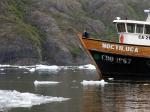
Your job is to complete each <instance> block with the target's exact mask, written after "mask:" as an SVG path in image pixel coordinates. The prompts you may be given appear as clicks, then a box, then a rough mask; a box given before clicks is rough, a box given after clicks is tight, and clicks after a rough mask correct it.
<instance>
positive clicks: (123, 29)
mask: <svg viewBox="0 0 150 112" xmlns="http://www.w3.org/2000/svg"><path fill="white" fill-rule="evenodd" d="M117 28H118V32H126V30H125V24H124V23H118V24H117Z"/></svg>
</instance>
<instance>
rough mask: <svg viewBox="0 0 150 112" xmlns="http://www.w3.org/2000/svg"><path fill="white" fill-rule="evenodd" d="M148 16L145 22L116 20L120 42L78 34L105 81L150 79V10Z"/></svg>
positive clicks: (117, 18) (115, 24)
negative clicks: (122, 78) (113, 79)
mask: <svg viewBox="0 0 150 112" xmlns="http://www.w3.org/2000/svg"><path fill="white" fill-rule="evenodd" d="M144 12H145V13H147V14H148V16H147V19H146V20H145V21H138V20H128V19H121V18H120V17H116V18H115V20H114V21H113V23H114V26H115V27H116V32H117V39H118V42H110V41H103V40H101V39H94V38H92V37H90V36H89V35H88V36H87V35H83V34H81V33H80V34H78V36H79V39H80V42H81V44H82V46H83V48H85V50H86V51H87V53H88V54H89V55H90V57H92V59H93V60H94V62H95V64H96V66H97V67H98V69H99V70H100V72H101V75H102V77H103V78H118V77H128V78H131V77H133V78H134V77H135V78H136V77H150V10H144ZM86 33H87V32H86Z"/></svg>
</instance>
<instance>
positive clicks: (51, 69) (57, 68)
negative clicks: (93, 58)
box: [0, 64, 96, 73]
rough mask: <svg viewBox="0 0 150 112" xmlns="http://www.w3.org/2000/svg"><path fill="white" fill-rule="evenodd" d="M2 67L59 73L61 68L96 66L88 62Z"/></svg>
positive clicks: (93, 67) (0, 66)
mask: <svg viewBox="0 0 150 112" xmlns="http://www.w3.org/2000/svg"><path fill="white" fill-rule="evenodd" d="M0 68H1V69H3V70H4V69H5V68H15V69H26V70H28V71H29V72H35V71H40V72H44V71H46V72H53V73H57V72H58V71H60V70H63V69H64V70H66V69H72V70H76V69H87V70H88V69H89V70H95V69H96V67H95V66H94V65H92V64H87V65H79V66H57V65H50V66H49V65H33V66H17V65H0Z"/></svg>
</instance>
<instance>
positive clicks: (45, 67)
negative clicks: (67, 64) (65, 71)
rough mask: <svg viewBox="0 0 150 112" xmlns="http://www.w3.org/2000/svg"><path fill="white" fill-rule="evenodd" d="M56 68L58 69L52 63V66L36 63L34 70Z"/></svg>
mask: <svg viewBox="0 0 150 112" xmlns="http://www.w3.org/2000/svg"><path fill="white" fill-rule="evenodd" d="M57 69H59V67H58V66H56V65H52V66H47V65H36V70H57Z"/></svg>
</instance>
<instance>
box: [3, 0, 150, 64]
mask: <svg viewBox="0 0 150 112" xmlns="http://www.w3.org/2000/svg"><path fill="white" fill-rule="evenodd" d="M149 7H150V2H149V1H148V0H144V1H142V3H141V2H140V1H139V0H0V23H1V25H0V64H20V65H32V64H57V65H77V64H87V63H90V59H89V58H88V56H87V54H86V53H85V51H84V49H83V48H82V47H81V45H80V42H79V40H78V38H77V33H78V32H82V31H83V30H84V29H85V28H86V29H87V30H88V32H90V34H91V35H92V36H93V37H95V38H101V39H105V40H108V39H111V37H112V36H114V32H115V30H114V28H113V27H114V26H113V24H112V20H113V19H114V18H115V17H117V16H120V17H121V18H126V17H128V18H130V19H139V20H142V19H144V16H145V15H144V13H143V10H144V9H148V8H149Z"/></svg>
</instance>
